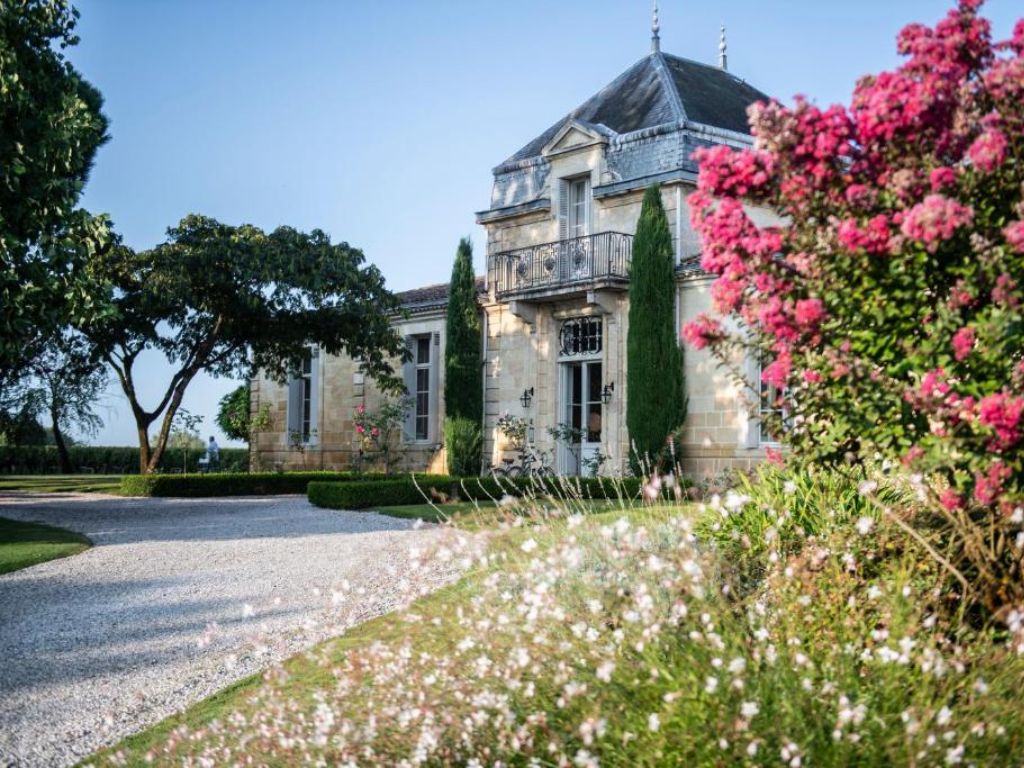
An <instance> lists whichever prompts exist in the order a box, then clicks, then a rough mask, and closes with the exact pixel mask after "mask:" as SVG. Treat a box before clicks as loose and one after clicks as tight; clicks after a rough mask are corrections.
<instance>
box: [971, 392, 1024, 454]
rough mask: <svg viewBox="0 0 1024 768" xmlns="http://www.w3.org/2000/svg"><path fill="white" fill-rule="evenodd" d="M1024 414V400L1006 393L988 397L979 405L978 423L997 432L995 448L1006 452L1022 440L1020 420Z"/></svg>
mask: <svg viewBox="0 0 1024 768" xmlns="http://www.w3.org/2000/svg"><path fill="white" fill-rule="evenodd" d="M1022 413H1024V398H1022V397H1012V396H1011V395H1009V394H1007V393H1006V392H997V393H995V394H992V395H987V396H985V397H983V398H982V399H981V402H980V403H978V421H980V422H981V423H982V424H984V425H985V426H986V427H991V428H992V429H993V430H995V433H996V439H995V440H994V441H993V443H994V445H993V447H994V448H996V449H997V450H1005V449H1007V448H1009V447H1011V446H1012V445H1014V444H1015V443H1016V442H1017V441H1018V440H1020V428H1019V426H1020V418H1021V414H1022Z"/></svg>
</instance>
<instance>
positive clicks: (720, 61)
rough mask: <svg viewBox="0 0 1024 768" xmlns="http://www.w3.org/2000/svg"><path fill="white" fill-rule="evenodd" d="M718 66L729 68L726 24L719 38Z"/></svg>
mask: <svg viewBox="0 0 1024 768" xmlns="http://www.w3.org/2000/svg"><path fill="white" fill-rule="evenodd" d="M718 66H719V67H721V68H722V69H728V68H729V67H728V66H727V62H726V55H725V24H723V25H722V32H721V35H719V38H718Z"/></svg>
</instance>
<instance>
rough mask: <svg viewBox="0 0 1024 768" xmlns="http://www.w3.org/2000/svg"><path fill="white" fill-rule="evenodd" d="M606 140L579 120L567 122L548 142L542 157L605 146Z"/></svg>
mask: <svg viewBox="0 0 1024 768" xmlns="http://www.w3.org/2000/svg"><path fill="white" fill-rule="evenodd" d="M607 141H608V138H607V137H606V136H605V135H604V134H602V133H601V132H600V131H598V130H596V129H595V128H594V127H592V126H590V125H587V124H584V123H582V122H581V121H579V120H569V121H568V122H566V124H565V125H563V126H562V127H561V128H560V129H559V131H558V132H557V133H556V134H555V135H554V137H553V138H552V139H551V141H549V142H548V143H547V144H546V145H545V146H544V149H542V150H541V154H542V155H556V154H559V153H562V152H573V151H575V150H578V149H582V148H584V147H591V146H593V145H595V144H605V143H607Z"/></svg>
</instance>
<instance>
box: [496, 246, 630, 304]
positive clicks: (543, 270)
mask: <svg viewBox="0 0 1024 768" xmlns="http://www.w3.org/2000/svg"><path fill="white" fill-rule="evenodd" d="M632 256H633V236H632V235H627V234H624V233H622V232H601V233H600V234H596V235H585V236H584V237H574V238H572V239H570V240H559V241H557V242H554V243H544V244H543V245H533V246H530V247H528V248H518V249H516V250H514V251H503V252H501V253H495V254H493V255H491V256H490V257H489V258H488V260H487V281H488V285H491V286H493V288H494V291H495V294H496V295H497V296H499V297H500V296H505V295H508V294H513V293H523V292H529V291H538V290H545V289H546V290H552V289H559V288H562V287H566V288H573V287H575V288H578V287H580V286H583V285H586V284H591V283H598V282H617V281H618V282H622V281H626V280H628V279H629V262H630V259H631V258H632Z"/></svg>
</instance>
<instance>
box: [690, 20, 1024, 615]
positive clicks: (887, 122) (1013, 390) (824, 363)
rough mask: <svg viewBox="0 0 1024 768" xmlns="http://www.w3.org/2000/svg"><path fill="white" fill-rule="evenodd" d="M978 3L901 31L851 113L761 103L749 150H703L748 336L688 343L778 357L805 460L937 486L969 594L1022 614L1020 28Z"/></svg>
mask: <svg viewBox="0 0 1024 768" xmlns="http://www.w3.org/2000/svg"><path fill="white" fill-rule="evenodd" d="M979 5H980V3H979V2H978V1H977V0H960V2H959V4H958V7H957V8H955V9H954V10H953V11H951V12H950V13H949V14H948V16H947V17H946V18H945V19H943V20H942V21H940V22H939V23H938V24H937V25H936V26H935V27H934V28H928V27H925V26H923V25H921V24H913V25H910V26H909V27H907V28H906V29H904V30H903V31H902V32H901V33H900V36H899V50H900V53H901V54H903V55H904V56H905V57H906V61H905V62H904V63H903V64H902V65H901V66H900V67H899V68H898V69H897V70H895V71H893V72H883V73H881V74H879V75H877V76H872V77H866V78H864V79H863V80H861V82H860V83H859V84H858V86H857V88H856V90H855V92H854V94H853V99H852V103H851V104H850V106H849V107H846V106H843V105H835V106H832V107H830V108H828V109H825V110H822V109H819V108H818V107H816V106H814V105H812V104H810V103H808V102H806V101H804V100H801V99H798V100H797V101H796V104H795V106H794V107H792V108H787V107H784V106H782V105H781V104H778V103H774V102H773V103H770V104H764V105H760V106H758V107H755V108H754V109H753V111H752V113H751V117H752V127H753V133H754V135H755V137H756V143H755V146H754V148H752V149H749V150H744V151H734V150H731V149H729V148H725V147H720V148H716V149H713V150H710V151H705V152H703V153H701V154H700V155H699V159H700V177H699V180H698V191H697V193H695V195H693V196H691V198H690V199H691V202H692V205H693V214H692V218H693V221H694V224H695V226H696V227H697V228H698V229H699V231H700V233H701V235H702V237H703V242H704V252H703V255H702V264H703V267H704V269H706V270H707V271H709V272H711V273H713V274H715V275H716V276H717V278H716V280H715V283H714V285H713V287H712V295H713V297H714V300H715V304H716V310H717V312H718V313H719V314H720V315H733V316H734V318H737V319H739V320H740V321H741V325H742V327H743V331H742V332H736V331H734V330H730V327H731V328H732V329H735V328H736V323H731V324H723V323H722V322H721V321H720V320H719V319H718V318H715V317H710V316H709V317H702V318H699V319H698V320H697V321H695V322H694V323H692V324H690V325H688V326H687V328H686V329H685V334H686V336H687V338H688V340H689V341H690V342H691V343H692V344H693V345H694V346H696V347H698V348H700V347H703V346H709V347H710V348H711V350H712V351H713V353H714V354H715V355H716V356H717V357H718V358H719V359H720V360H721V361H723V362H728V361H729V360H730V359H735V358H736V357H737V356H738V355H739V354H743V353H746V354H749V355H757V356H760V357H761V358H762V359H763V360H770V361H771V362H770V364H768V365H766V366H765V368H764V370H763V373H762V379H763V380H764V381H765V382H766V383H768V384H771V385H773V386H774V388H775V389H776V390H777V391H780V392H784V393H785V394H784V395H782V396H781V401H780V402H779V403H778V404H777V405H778V406H779V409H778V411H779V415H778V416H773V415H771V414H769V415H768V416H767V420H768V422H769V426H770V427H771V428H772V429H773V430H774V431H776V432H777V433H781V434H783V435H784V436H785V439H786V442H787V443H788V444H789V445H790V446H791V447H792V448H793V450H794V451H795V452H796V453H797V454H798V455H800V456H801V457H804V458H806V459H809V460H812V461H814V462H816V463H831V464H834V465H839V466H845V465H848V464H857V463H859V462H861V461H864V460H872V459H874V458H876V457H879V456H880V457H883V458H885V459H887V460H888V461H889V463H891V464H892V465H893V466H899V464H900V462H902V463H903V464H905V465H907V466H908V467H910V468H911V469H912V470H913V473H914V474H913V476H912V477H916V478H918V480H919V481H920V479H921V478H922V477H923V478H926V479H927V481H928V482H927V483H926V484H925V485H924V487H923V488H922V492H924V491H927V492H928V495H930V496H931V497H932V499H933V501H934V510H935V512H936V513H937V515H938V516H939V519H941V520H944V521H945V522H946V523H947V527H946V529H945V530H946V531H947V533H948V536H947V537H946V539H945V541H944V542H943V543H942V544H941V546H940V547H939V549H941V550H942V551H943V552H944V553H945V554H944V557H943V562H944V563H947V564H948V563H953V564H955V565H956V567H957V568H958V569H961V570H962V571H964V572H966V573H967V574H969V575H973V576H975V577H977V578H976V581H977V585H976V586H973V585H969V583H968V582H969V580H968V579H966V578H963V574H962V573H959V572H958V576H960V579H959V581H960V586H961V587H963V589H964V591H965V592H967V591H975V590H976V592H975V594H974V596H975V597H981V598H982V599H983V600H984V601H986V602H987V603H988V604H989V605H990V607H992V608H997V607H1000V606H1006V605H1014V604H1016V605H1017V606H1018V607H1019V606H1021V605H1024V548H1022V547H1020V546H1019V542H1020V541H1021V540H1022V539H1024V528H1022V519H1024V518H1022V514H1021V508H1022V507H1024V450H1022V449H1024V362H1022V360H1024V332H1022V331H1024V199H1022V191H1024V112H1022V110H1021V105H1022V104H1024V20H1021V21H1019V22H1018V23H1017V25H1016V27H1015V29H1014V32H1013V37H1012V38H1011V39H1010V40H1007V41H1005V42H1003V43H1000V44H996V45H993V43H992V40H991V35H990V27H989V23H988V22H987V21H986V20H985V19H983V18H981V17H980V16H979V15H978V13H977V10H978V6H979ZM749 203H755V204H758V205H760V206H763V207H767V208H772V209H774V210H775V211H777V212H778V213H779V214H780V216H781V217H782V219H781V221H782V222H784V223H780V224H778V225H774V226H759V225H758V224H756V223H755V222H754V221H753V219H752V218H751V217H750V216H749V215H748V212H747V209H746V207H745V204H749ZM755 386H756V384H755ZM782 413H785V419H783V418H781V414H782ZM931 528H934V525H932V526H931Z"/></svg>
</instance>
